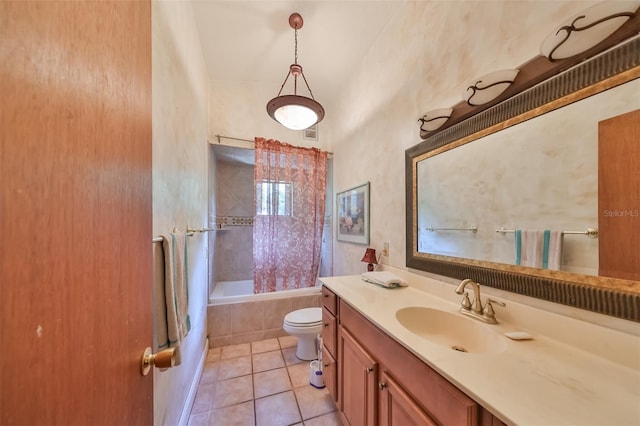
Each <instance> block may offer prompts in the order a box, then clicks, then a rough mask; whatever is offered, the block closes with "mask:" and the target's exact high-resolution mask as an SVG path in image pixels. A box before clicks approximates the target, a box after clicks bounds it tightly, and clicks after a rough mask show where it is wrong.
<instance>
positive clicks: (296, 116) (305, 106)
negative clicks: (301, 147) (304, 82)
mask: <svg viewBox="0 0 640 426" xmlns="http://www.w3.org/2000/svg"><path fill="white" fill-rule="evenodd" d="M267 113H268V114H269V116H270V117H271V118H273V119H274V120H276V121H277V122H278V123H280V124H282V125H283V126H285V127H286V128H288V129H291V130H304V129H308V128H309V127H311V126H313V125H314V124H316V123H319V122H320V121H322V119H323V118H324V108H323V107H322V105H320V103H318V102H317V101H316V100H314V99H311V98H307V97H306V96H300V95H282V96H277V97H275V98H273V99H271V100H270V101H269V102H268V103H267Z"/></svg>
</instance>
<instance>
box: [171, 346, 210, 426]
mask: <svg viewBox="0 0 640 426" xmlns="http://www.w3.org/2000/svg"><path fill="white" fill-rule="evenodd" d="M208 352H209V339H205V341H204V348H203V349H202V355H201V356H200V361H199V362H198V368H197V369H196V374H194V375H193V380H192V381H191V386H189V394H188V395H187V399H186V400H185V402H184V407H183V408H182V414H180V422H179V423H178V425H179V426H187V424H188V423H189V415H190V414H191V409H192V408H193V402H194V401H195V399H196V392H197V391H198V384H199V383H200V378H201V377H202V371H203V370H204V364H205V363H206V361H207V353H208Z"/></svg>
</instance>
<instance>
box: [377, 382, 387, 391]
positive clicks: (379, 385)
mask: <svg viewBox="0 0 640 426" xmlns="http://www.w3.org/2000/svg"><path fill="white" fill-rule="evenodd" d="M378 387H379V388H380V390H384V389H385V388H386V387H387V384H386V383H385V382H380V383H378Z"/></svg>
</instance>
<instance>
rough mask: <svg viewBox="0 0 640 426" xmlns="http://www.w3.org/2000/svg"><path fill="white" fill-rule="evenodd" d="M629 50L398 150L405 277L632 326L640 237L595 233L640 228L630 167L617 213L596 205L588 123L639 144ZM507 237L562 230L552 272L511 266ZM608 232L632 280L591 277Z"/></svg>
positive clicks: (639, 311)
mask: <svg viewBox="0 0 640 426" xmlns="http://www.w3.org/2000/svg"><path fill="white" fill-rule="evenodd" d="M639 51H640V40H639V39H638V38H637V37H636V38H635V39H631V40H630V41H629V40H628V41H626V42H625V43H621V44H620V45H617V46H616V47H615V48H613V49H610V50H608V51H607V52H605V53H604V54H601V55H599V56H595V57H593V58H591V59H590V60H587V61H583V62H581V63H579V64H578V65H576V66H573V67H572V68H570V69H569V71H566V72H563V73H561V74H559V75H557V76H553V77H551V78H548V79H546V80H545V81H544V82H542V83H540V84H537V85H536V86H535V87H533V88H530V89H527V90H524V91H522V92H520V93H518V94H517V95H514V96H511V97H509V98H508V99H506V100H504V101H502V102H500V103H498V104H496V105H495V106H493V107H491V108H488V109H485V110H484V111H482V112H480V113H478V114H476V115H473V116H472V117H470V118H467V119H465V120H462V121H460V122H459V123H456V124H455V125H453V126H451V127H450V128H448V129H447V130H446V131H444V132H440V133H437V134H436V135H434V136H428V137H427V138H425V140H424V141H423V142H421V143H420V144H418V145H416V146H414V147H412V148H410V149H408V150H407V151H406V186H407V266H408V267H410V268H415V269H420V270H424V271H429V272H433V273H436V274H441V275H445V276H450V277H453V278H458V279H464V278H472V279H474V280H476V281H478V282H480V283H482V284H484V285H488V286H492V287H496V288H500V289H503V290H506V291H512V292H517V293H520V294H524V295H528V296H533V297H537V298H541V299H545V300H548V301H552V302H557V303H562V304H565V305H569V306H574V307H578V308H582V309H587V310H591V311H595V312H599V313H603V314H606V315H611V316H615V317H619V318H624V319H628V320H633V321H639V322H640V281H638V280H639V279H640V278H639V276H640V275H639V274H640V271H639V270H638V269H639V268H638V266H639V264H638V261H637V260H634V259H638V258H640V255H638V252H637V250H638V247H639V241H640V237H639V236H637V235H636V236H630V235H629V233H628V232H627V233H626V234H625V232H626V231H628V230H629V228H625V227H624V226H623V227H619V228H618V229H617V230H616V229H611V228H607V229H606V232H607V234H606V237H607V238H603V235H600V236H598V234H597V233H598V230H599V231H600V233H602V232H604V229H602V226H603V225H602V224H603V216H611V217H614V218H617V217H616V215H618V216H619V218H620V219H621V220H622V219H624V220H627V223H631V224H632V225H633V226H635V228H634V229H635V230H636V232H637V230H638V229H640V214H639V213H638V212H639V211H640V189H639V188H638V182H639V174H640V172H639V171H638V170H640V168H639V167H640V166H637V165H636V166H635V167H632V168H631V169H630V170H626V171H624V170H621V171H620V173H625V174H626V175H622V176H619V178H620V179H622V180H623V181H625V180H626V181H627V182H635V189H632V191H631V194H630V195H629V194H627V196H626V198H625V199H626V200H627V201H625V204H624V205H618V206H615V207H614V206H611V205H609V206H604V205H603V197H602V194H601V195H600V197H599V195H598V193H599V182H598V180H599V172H598V170H599V167H600V168H602V167H603V164H605V167H606V170H610V169H612V168H613V169H616V167H615V161H616V160H615V159H614V160H605V159H604V158H603V157H604V156H603V155H602V154H600V156H599V149H602V148H601V147H600V148H599V145H602V143H600V144H599V139H601V138H602V136H600V137H599V123H600V122H603V121H605V120H609V119H612V118H615V117H621V116H622V117H625V116H626V117H627V119H628V118H629V117H631V118H630V120H631V123H632V125H631V128H632V130H631V131H632V134H631V137H630V139H631V140H632V142H631V143H635V144H640V120H639V119H638V117H639V116H640V111H639V110H640V95H639V93H640V64H639V63H638V62H640V55H638V52H639ZM625 52H626V53H625ZM528 103H530V106H526V107H524V108H523V107H522V105H523V104H528ZM634 111H635V113H634ZM630 114H631V115H630ZM633 114H635V115H633ZM634 152H635V153H636V154H637V153H640V150H637V149H636V150H635V151H634ZM604 161H609V163H603V162H604ZM612 161H613V163H612ZM638 161H640V158H638V159H636V164H637V163H638ZM602 174H603V173H602V169H601V170H600V176H601V177H600V178H601V179H602ZM602 187H603V185H602V182H601V183H600V189H602ZM625 191H626V192H629V191H627V189H625ZM634 191H635V192H634ZM629 221H631V222H629ZM613 222H616V221H613ZM617 223H621V221H617ZM599 228H600V229H599ZM517 229H550V230H562V231H565V233H564V235H563V237H562V243H563V246H562V256H561V262H560V265H559V267H558V268H557V270H551V269H543V268H539V267H535V268H534V267H526V266H519V265H517V262H516V249H515V247H516V244H515V237H516V233H515V232H513V231H515V230H517ZM625 229H626V231H625ZM614 232H615V233H617V234H618V235H617V236H615V238H617V239H618V240H619V241H620V242H623V241H624V242H626V243H629V241H631V243H629V244H630V245H629V246H628V247H625V246H624V244H622V249H621V250H624V251H625V252H626V251H628V250H629V248H631V250H633V245H635V256H634V255H632V257H633V259H632V261H631V264H632V266H631V267H630V268H631V269H634V268H635V270H630V271H622V272H616V271H615V268H611V269H606V268H603V267H602V262H603V260H602V258H603V254H606V253H609V251H610V250H611V249H610V246H606V245H605V246H604V247H603V243H604V241H612V238H611V237H612V235H614ZM519 236H520V235H519ZM633 238H635V240H633ZM630 239H631V240H630ZM633 241H635V243H633ZM603 250H604V251H606V253H603V252H602V251H603ZM634 262H635V263H634Z"/></svg>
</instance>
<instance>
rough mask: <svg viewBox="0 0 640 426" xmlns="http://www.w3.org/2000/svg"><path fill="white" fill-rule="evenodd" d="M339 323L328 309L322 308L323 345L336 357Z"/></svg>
mask: <svg viewBox="0 0 640 426" xmlns="http://www.w3.org/2000/svg"><path fill="white" fill-rule="evenodd" d="M337 326H338V322H337V321H336V317H334V316H333V315H332V314H331V312H329V310H328V309H327V308H322V343H324V346H326V347H327V350H329V352H331V355H333V356H334V357H335V356H336V333H337V331H338V328H337Z"/></svg>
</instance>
